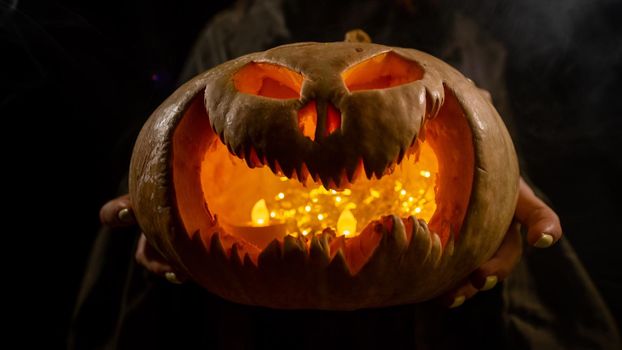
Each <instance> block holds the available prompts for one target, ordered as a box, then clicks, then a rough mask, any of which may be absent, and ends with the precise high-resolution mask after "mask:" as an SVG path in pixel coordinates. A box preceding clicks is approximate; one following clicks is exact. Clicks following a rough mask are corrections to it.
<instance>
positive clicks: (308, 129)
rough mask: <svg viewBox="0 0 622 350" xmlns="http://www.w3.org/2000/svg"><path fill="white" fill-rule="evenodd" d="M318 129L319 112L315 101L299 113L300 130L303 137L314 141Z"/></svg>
mask: <svg viewBox="0 0 622 350" xmlns="http://www.w3.org/2000/svg"><path fill="white" fill-rule="evenodd" d="M316 127H317V110H316V106H315V101H311V102H309V103H308V104H307V105H306V106H304V107H302V108H301V109H300V110H299V111H298V128H299V129H300V132H301V133H302V134H303V135H305V136H306V137H308V138H310V139H311V141H314V140H315V128H316Z"/></svg>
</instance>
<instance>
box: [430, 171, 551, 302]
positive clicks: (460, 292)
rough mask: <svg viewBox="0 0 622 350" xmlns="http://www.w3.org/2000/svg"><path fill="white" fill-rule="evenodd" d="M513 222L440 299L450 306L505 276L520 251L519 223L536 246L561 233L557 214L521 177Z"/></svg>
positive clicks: (484, 289)
mask: <svg viewBox="0 0 622 350" xmlns="http://www.w3.org/2000/svg"><path fill="white" fill-rule="evenodd" d="M514 218H515V220H514V222H512V225H511V226H510V228H509V229H508V232H507V233H506V234H505V237H504V239H503V241H502V242H501V246H499V249H498V250H497V252H496V253H495V254H494V255H493V256H492V258H490V260H488V261H487V262H485V263H484V264H483V265H482V266H480V267H479V268H478V269H476V270H475V271H473V272H472V273H471V275H470V276H469V277H468V278H466V279H465V281H464V282H463V283H462V284H460V285H459V286H458V287H457V288H455V289H453V290H451V291H450V292H448V293H446V294H444V295H443V296H441V297H440V300H441V302H442V303H444V304H445V305H447V306H449V307H450V308H454V307H458V306H460V305H462V304H463V303H464V301H465V300H467V299H469V298H471V297H473V296H474V295H475V294H477V292H480V291H486V290H489V289H492V288H493V287H494V286H495V285H496V284H497V283H498V282H499V281H502V280H503V279H505V278H506V277H507V276H508V275H509V274H510V273H511V272H512V270H513V269H514V267H515V266H516V264H518V262H519V261H520V257H521V255H522V249H523V248H522V237H521V235H520V227H521V225H525V226H526V227H527V237H526V238H527V243H528V244H529V245H531V246H534V247H536V248H548V247H550V246H551V245H553V243H555V242H557V241H558V240H559V239H560V238H561V236H562V228H561V225H560V222H559V218H558V217H557V214H555V212H554V211H553V210H552V209H551V208H550V207H549V206H548V205H546V204H545V203H544V202H543V201H542V200H541V199H540V198H538V197H536V195H535V193H534V192H533V190H532V189H531V188H530V187H529V185H527V184H526V183H525V181H524V180H523V179H522V178H521V179H520V185H519V190H518V203H517V205H516V211H515V213H514Z"/></svg>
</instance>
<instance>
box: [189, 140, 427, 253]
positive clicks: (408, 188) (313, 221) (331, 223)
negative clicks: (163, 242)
mask: <svg viewBox="0 0 622 350" xmlns="http://www.w3.org/2000/svg"><path fill="white" fill-rule="evenodd" d="M422 171H427V172H430V174H431V176H430V177H425V176H422V175H421V172H422ZM437 173H438V165H437V159H436V156H435V153H434V151H433V150H432V148H430V147H429V145H428V144H427V143H423V144H421V145H420V151H419V152H417V153H416V154H411V155H407V156H405V158H404V160H403V161H402V163H401V164H399V165H397V166H395V170H394V171H393V172H392V173H391V174H387V175H385V176H383V177H381V178H380V179H376V178H375V177H372V178H371V179H368V178H367V177H366V176H360V177H359V178H358V179H357V180H356V181H354V182H353V184H352V185H351V186H350V187H349V188H346V189H343V190H340V191H337V190H328V189H325V188H324V187H323V186H322V185H321V184H319V183H315V182H314V180H313V179H312V178H311V177H308V178H307V181H306V182H305V183H304V184H303V183H301V182H300V181H298V180H296V179H288V178H286V177H283V176H277V175H275V174H274V173H273V172H272V171H271V170H270V168H269V167H267V166H263V167H256V168H252V169H251V168H249V167H248V166H247V165H246V162H245V161H244V160H242V159H240V158H238V157H236V156H234V155H231V154H230V153H229V151H228V150H227V147H226V146H225V145H223V144H222V143H221V142H220V140H217V139H216V140H214V142H213V143H212V146H211V147H210V148H209V150H208V151H207V154H206V156H205V158H204V161H203V163H202V165H201V186H202V190H203V193H204V196H205V202H206V203H209V208H210V212H211V213H213V214H214V215H216V216H217V217H218V219H219V221H220V222H221V223H223V224H225V225H226V226H229V227H232V226H236V227H238V226H244V225H246V226H248V225H249V223H255V224H256V220H255V219H257V218H258V216H256V215H253V213H254V212H256V206H257V203H262V208H265V209H262V210H263V211H262V212H263V213H264V214H263V216H262V218H265V219H266V220H267V219H268V216H269V219H270V223H271V224H278V223H281V224H285V225H286V227H287V229H286V234H301V235H305V232H306V233H307V234H309V233H313V234H317V233H320V232H322V231H323V230H324V229H327V228H330V229H332V230H333V231H334V232H337V233H338V234H340V235H344V234H345V235H346V236H347V237H355V236H356V235H358V234H359V233H360V231H361V230H363V229H365V227H366V226H367V225H368V224H369V223H370V222H372V221H373V220H377V219H379V218H380V217H381V216H384V215H390V214H397V215H398V216H400V217H408V216H409V215H416V216H417V217H418V218H423V219H425V220H426V221H429V220H430V219H431V218H432V216H433V214H434V212H435V210H436V202H435V199H434V198H435V182H436V177H437ZM232 174H234V175H233V176H232ZM409 197H410V198H412V200H410V201H409ZM264 205H265V207H264ZM417 208H418V209H417ZM344 212H345V213H346V214H343V213H344ZM350 214H351V216H350ZM340 221H341V224H340ZM345 231H348V232H347V234H346V233H345ZM230 233H231V232H230ZM242 238H244V239H246V240H247V241H249V242H250V243H254V244H257V245H258V247H260V248H261V247H262V246H261V244H260V243H259V241H254V239H253V238H252V237H249V236H245V237H242Z"/></svg>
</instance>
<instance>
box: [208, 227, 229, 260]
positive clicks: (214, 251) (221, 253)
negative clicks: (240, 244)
mask: <svg viewBox="0 0 622 350" xmlns="http://www.w3.org/2000/svg"><path fill="white" fill-rule="evenodd" d="M209 252H210V255H211V256H213V257H214V258H215V259H216V260H218V261H220V262H225V261H227V260H228V258H227V253H226V252H225V248H224V247H223V246H222V242H221V240H220V233H214V234H212V237H211V238H210V246H209Z"/></svg>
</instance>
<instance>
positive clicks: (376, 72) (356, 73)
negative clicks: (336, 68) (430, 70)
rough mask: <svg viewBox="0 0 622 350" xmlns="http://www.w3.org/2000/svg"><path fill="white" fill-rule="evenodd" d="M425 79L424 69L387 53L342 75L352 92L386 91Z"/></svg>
mask: <svg viewBox="0 0 622 350" xmlns="http://www.w3.org/2000/svg"><path fill="white" fill-rule="evenodd" d="M422 77H423V68H421V66H420V65H419V64H417V63H416V62H413V61H409V60H407V59H405V58H403V57H401V56H399V55H397V54H395V53H393V52H385V53H382V54H380V55H376V56H374V57H372V58H369V59H367V60H365V61H363V62H360V63H358V64H356V65H354V66H352V67H350V68H348V69H346V70H345V71H344V72H343V73H341V78H342V79H343V82H344V83H345V84H346V87H347V88H348V90H350V91H351V92H353V91H360V90H373V89H386V88H390V87H394V86H398V85H403V84H408V83H411V82H413V81H415V80H419V79H421V78H422Z"/></svg>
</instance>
